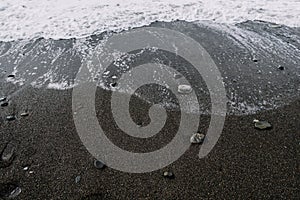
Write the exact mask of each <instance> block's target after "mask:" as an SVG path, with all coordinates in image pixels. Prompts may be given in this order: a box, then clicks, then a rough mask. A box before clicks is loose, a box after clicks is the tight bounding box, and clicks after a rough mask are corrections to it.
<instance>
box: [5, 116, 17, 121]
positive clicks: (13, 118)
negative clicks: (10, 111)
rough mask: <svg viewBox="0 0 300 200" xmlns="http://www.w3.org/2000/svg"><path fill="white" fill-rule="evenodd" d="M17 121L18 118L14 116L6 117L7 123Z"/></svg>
mask: <svg viewBox="0 0 300 200" xmlns="http://www.w3.org/2000/svg"><path fill="white" fill-rule="evenodd" d="M15 119H16V117H15V116H14V115H9V116H7V117H6V120H7V121H13V120H15Z"/></svg>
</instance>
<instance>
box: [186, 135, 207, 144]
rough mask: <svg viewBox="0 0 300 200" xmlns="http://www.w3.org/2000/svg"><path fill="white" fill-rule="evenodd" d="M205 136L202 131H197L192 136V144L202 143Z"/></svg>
mask: <svg viewBox="0 0 300 200" xmlns="http://www.w3.org/2000/svg"><path fill="white" fill-rule="evenodd" d="M204 138H205V135H204V134H202V133H195V134H193V135H192V137H191V139H190V142H191V143H192V144H200V143H202V142H203V140H204Z"/></svg>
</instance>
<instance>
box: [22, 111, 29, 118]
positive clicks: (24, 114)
mask: <svg viewBox="0 0 300 200" xmlns="http://www.w3.org/2000/svg"><path fill="white" fill-rule="evenodd" d="M28 115H29V113H27V112H23V113H21V117H27V116H28Z"/></svg>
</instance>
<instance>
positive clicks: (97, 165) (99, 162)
mask: <svg viewBox="0 0 300 200" xmlns="http://www.w3.org/2000/svg"><path fill="white" fill-rule="evenodd" d="M94 166H95V167H96V168H97V169H103V168H104V167H105V164H104V163H103V162H102V161H100V160H95V161H94Z"/></svg>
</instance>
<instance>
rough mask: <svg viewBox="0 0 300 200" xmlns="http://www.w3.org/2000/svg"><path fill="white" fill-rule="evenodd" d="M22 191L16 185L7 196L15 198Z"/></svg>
mask: <svg viewBox="0 0 300 200" xmlns="http://www.w3.org/2000/svg"><path fill="white" fill-rule="evenodd" d="M21 192H22V189H21V188H20V187H16V188H15V189H14V190H12V191H11V192H10V194H9V196H8V198H9V199H13V198H16V197H17V196H18V195H19V194H20V193H21Z"/></svg>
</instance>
